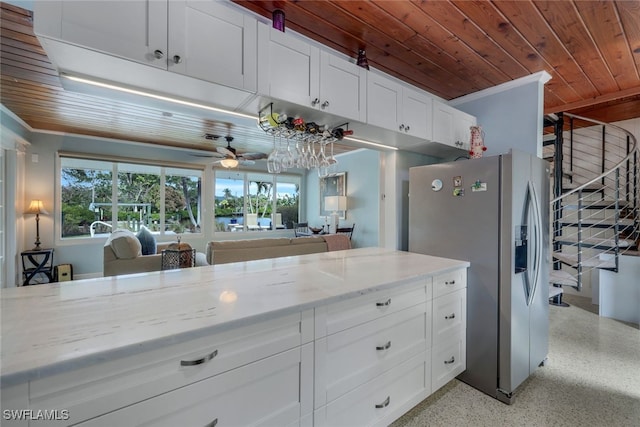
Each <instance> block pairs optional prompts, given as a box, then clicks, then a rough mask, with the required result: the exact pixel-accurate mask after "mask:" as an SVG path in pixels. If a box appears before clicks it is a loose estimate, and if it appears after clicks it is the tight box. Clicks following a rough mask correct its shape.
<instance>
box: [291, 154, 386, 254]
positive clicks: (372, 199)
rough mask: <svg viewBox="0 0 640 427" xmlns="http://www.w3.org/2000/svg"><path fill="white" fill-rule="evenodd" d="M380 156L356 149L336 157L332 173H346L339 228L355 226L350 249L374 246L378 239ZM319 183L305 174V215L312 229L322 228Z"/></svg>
mask: <svg viewBox="0 0 640 427" xmlns="http://www.w3.org/2000/svg"><path fill="white" fill-rule="evenodd" d="M380 156H381V154H380V153H379V152H378V151H373V150H366V149H363V150H356V151H352V152H349V153H346V154H341V155H338V156H336V158H337V160H338V163H337V164H336V165H335V166H334V167H333V168H334V169H333V171H332V172H347V197H348V200H347V215H346V219H344V220H340V225H351V224H354V223H355V229H354V234H353V237H352V242H351V243H352V246H353V247H355V248H363V247H369V246H378V245H379V240H380V212H379V209H380V204H379V200H380V178H379V177H380ZM319 183H320V181H319V179H318V174H317V172H316V171H315V170H312V171H309V172H308V173H307V180H306V187H305V190H306V193H307V209H306V212H307V215H306V217H302V218H303V219H305V218H306V220H307V221H308V222H309V225H310V226H312V227H320V226H322V225H324V223H325V218H324V217H321V216H320V184H319Z"/></svg>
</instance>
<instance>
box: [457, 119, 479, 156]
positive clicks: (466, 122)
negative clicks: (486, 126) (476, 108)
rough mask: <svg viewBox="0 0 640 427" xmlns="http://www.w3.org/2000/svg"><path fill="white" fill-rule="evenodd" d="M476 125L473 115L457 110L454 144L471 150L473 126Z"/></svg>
mask: <svg viewBox="0 0 640 427" xmlns="http://www.w3.org/2000/svg"><path fill="white" fill-rule="evenodd" d="M475 125H476V118H475V117H474V116H472V115H471V114H467V113H465V112H463V111H460V110H456V111H455V115H454V130H453V133H454V141H455V142H454V144H455V143H456V142H457V143H458V144H455V145H456V146H459V147H462V148H464V149H466V150H470V149H471V126H475Z"/></svg>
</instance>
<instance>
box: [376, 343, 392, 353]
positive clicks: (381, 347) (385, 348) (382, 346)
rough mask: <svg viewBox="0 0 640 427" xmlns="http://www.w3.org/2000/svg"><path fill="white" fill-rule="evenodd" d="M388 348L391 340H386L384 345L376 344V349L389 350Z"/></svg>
mask: <svg viewBox="0 0 640 427" xmlns="http://www.w3.org/2000/svg"><path fill="white" fill-rule="evenodd" d="M389 348H391V341H387V343H386V344H385V345H379V346H376V350H378V351H380V350H389Z"/></svg>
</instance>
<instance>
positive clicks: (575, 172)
mask: <svg viewBox="0 0 640 427" xmlns="http://www.w3.org/2000/svg"><path fill="white" fill-rule="evenodd" d="M545 130H546V131H547V132H548V131H549V130H553V133H547V134H546V135H545V138H544V144H545V147H544V152H545V158H548V159H549V160H551V164H552V170H553V173H552V179H551V181H552V185H553V190H552V191H553V192H552V194H553V200H551V215H552V218H551V219H550V220H551V224H552V227H551V229H552V233H553V235H552V236H551V237H552V238H551V242H552V244H553V248H552V254H553V269H552V271H551V273H550V278H549V281H550V283H551V285H552V287H550V297H553V299H552V302H553V303H556V304H558V305H562V287H563V286H571V287H573V288H575V289H576V290H578V291H580V290H582V287H583V283H584V281H585V279H587V280H588V277H589V275H588V274H587V273H589V271H590V270H592V269H608V270H611V271H615V272H618V268H619V257H620V255H622V254H634V255H638V245H639V243H640V218H639V209H640V206H639V197H640V193H639V189H638V183H639V173H640V169H639V168H640V164H639V162H640V151H639V149H638V145H637V141H636V138H635V137H634V136H633V135H632V134H631V133H629V132H628V131H626V130H625V129H622V128H620V127H618V126H615V125H611V124H607V123H602V122H598V121H595V120H591V119H587V118H584V117H580V116H576V115H572V114H568V113H564V114H560V115H557V116H547V117H545Z"/></svg>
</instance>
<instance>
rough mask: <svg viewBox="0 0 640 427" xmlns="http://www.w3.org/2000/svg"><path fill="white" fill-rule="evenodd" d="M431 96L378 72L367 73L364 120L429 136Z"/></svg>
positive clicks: (410, 133) (388, 127) (427, 137)
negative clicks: (365, 115) (365, 114)
mask: <svg viewBox="0 0 640 427" xmlns="http://www.w3.org/2000/svg"><path fill="white" fill-rule="evenodd" d="M432 108H433V99H432V98H431V97H430V96H429V95H428V94H426V93H424V92H420V91H418V90H415V89H411V88H409V87H407V86H404V85H402V84H400V83H398V82H396V81H394V80H391V79H389V78H386V77H384V76H382V75H380V74H376V73H370V74H369V76H368V77H367V123H369V124H370V125H374V126H380V127H383V128H386V129H389V130H393V131H396V132H400V133H404V134H407V135H412V136H416V137H418V138H423V139H427V140H431V138H432V125H431V120H432Z"/></svg>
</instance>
